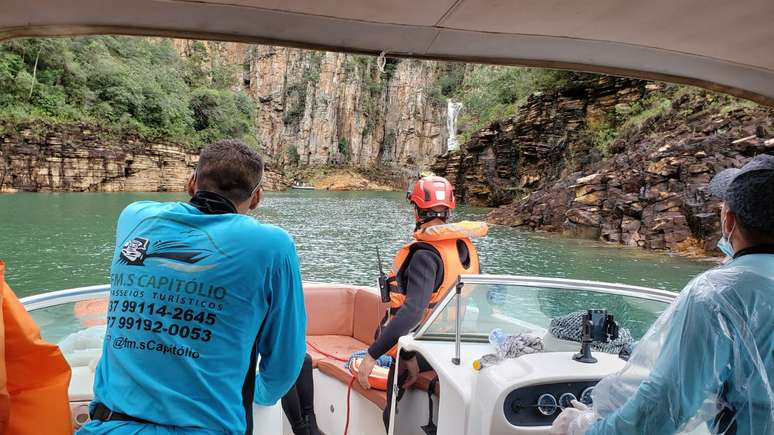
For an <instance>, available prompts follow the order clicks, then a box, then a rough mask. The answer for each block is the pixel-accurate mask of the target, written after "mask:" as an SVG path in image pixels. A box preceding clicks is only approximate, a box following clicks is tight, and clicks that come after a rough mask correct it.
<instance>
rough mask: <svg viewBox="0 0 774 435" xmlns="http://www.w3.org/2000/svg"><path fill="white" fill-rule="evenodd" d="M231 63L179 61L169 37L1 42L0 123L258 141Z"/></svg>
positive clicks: (249, 106) (179, 138)
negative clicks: (88, 126) (235, 86)
mask: <svg viewBox="0 0 774 435" xmlns="http://www.w3.org/2000/svg"><path fill="white" fill-rule="evenodd" d="M229 68H230V67H229V66H227V65H221V64H217V63H212V62H207V59H206V58H205V57H203V56H189V57H181V56H180V55H179V54H178V52H177V51H176V50H175V47H174V46H173V45H172V43H171V41H170V40H167V39H151V38H132V37H122V36H89V37H78V38H40V39H25V40H15V41H9V42H5V43H2V44H0V122H3V123H5V124H10V125H13V124H15V123H18V122H23V121H30V120H44V121H49V122H86V123H91V124H95V125H98V126H101V127H106V128H108V129H110V130H112V131H115V132H119V133H126V132H135V133H139V134H142V135H146V136H152V137H164V138H168V139H174V140H177V141H181V142H184V143H188V144H191V145H193V146H196V145H200V144H202V143H206V142H207V141H211V140H213V139H216V138H222V137H236V138H241V139H244V140H248V141H249V142H252V143H255V135H254V127H253V123H252V122H253V121H252V120H253V118H254V113H255V107H254V105H253V103H252V101H251V100H250V99H249V98H248V97H247V96H246V95H245V94H244V93H242V92H241V91H235V90H232V89H230V87H229V86H230V85H231V84H232V83H230V82H229V81H228V80H224V77H227V76H228V75H229V72H230V71H229Z"/></svg>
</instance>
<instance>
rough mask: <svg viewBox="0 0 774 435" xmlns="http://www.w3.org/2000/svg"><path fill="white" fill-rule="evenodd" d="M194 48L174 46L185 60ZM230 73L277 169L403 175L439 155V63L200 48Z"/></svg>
mask: <svg viewBox="0 0 774 435" xmlns="http://www.w3.org/2000/svg"><path fill="white" fill-rule="evenodd" d="M197 43H199V44H201V43H200V42H197V41H185V40H178V41H175V45H176V47H177V48H178V51H179V52H180V53H181V54H182V55H184V56H188V55H191V53H192V49H191V46H192V44H197ZM207 50H208V55H209V56H210V58H211V59H212V61H214V62H224V63H227V64H231V65H234V66H235V67H236V68H235V72H236V73H235V75H234V87H235V88H241V89H243V90H244V91H245V92H247V93H248V94H249V95H250V96H251V97H252V99H253V100H254V101H255V104H256V107H257V111H256V120H255V127H256V130H257V136H258V141H259V143H260V145H261V146H262V147H263V149H264V151H265V152H266V154H267V156H268V158H269V159H270V160H271V161H272V162H273V163H275V164H276V165H277V166H278V167H285V166H288V165H289V166H297V165H300V166H321V165H346V166H353V167H359V168H373V167H376V166H387V167H392V168H400V169H404V170H406V172H407V173H410V172H416V170H418V169H420V168H422V167H424V166H426V165H427V164H428V163H430V162H432V161H433V160H434V158H435V157H436V156H437V155H440V154H442V153H443V152H444V151H445V150H446V139H447V137H448V133H447V131H446V102H445V101H443V100H442V99H441V98H437V97H436V98H433V97H432V95H434V94H433V93H432V92H431V87H432V86H433V85H434V84H435V82H436V80H437V78H438V75H439V72H440V70H441V67H440V64H439V63H438V62H430V61H418V60H398V59H386V60H385V65H384V67H383V68H382V69H380V68H379V67H378V65H377V59H376V58H374V57H368V56H360V55H350V54H343V53H330V52H318V51H310V50H301V49H293V48H284V47H274V46H262V45H249V44H236V43H207Z"/></svg>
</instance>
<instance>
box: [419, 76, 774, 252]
mask: <svg viewBox="0 0 774 435" xmlns="http://www.w3.org/2000/svg"><path fill="white" fill-rule="evenodd" d="M600 125H601V126H603V127H600ZM759 153H770V154H774V112H772V111H771V110H770V109H765V108H762V107H758V106H755V105H753V104H749V103H745V102H741V101H738V100H734V99H731V98H728V97H724V96H718V95H715V94H711V93H709V92H704V91H697V90H689V89H685V88H676V87H671V86H669V87H665V86H664V85H660V84H654V83H647V82H642V81H636V80H626V79H614V78H608V77H602V78H597V79H593V80H591V81H585V82H583V83H575V84H573V85H572V86H570V87H569V88H565V89H562V90H560V91H558V92H556V93H553V94H550V95H539V94H538V95H533V96H532V97H530V98H529V100H528V101H527V102H526V103H525V104H524V105H523V106H522V107H521V108H520V109H519V111H518V113H517V115H516V116H515V118H514V119H512V120H507V121H504V122H502V123H499V124H495V125H492V126H491V127H490V128H489V129H487V130H484V131H481V132H479V133H478V135H476V136H475V137H474V138H473V139H472V140H471V141H470V142H469V143H467V144H465V145H464V146H463V147H462V150H461V152H459V153H454V154H448V155H445V156H444V157H442V158H440V159H439V160H438V161H437V162H436V163H435V164H434V165H433V167H434V169H435V170H436V171H437V172H439V173H442V174H446V175H447V176H449V177H451V178H452V179H453V180H454V181H455V183H456V184H457V185H458V190H459V196H460V197H461V198H462V199H463V200H466V201H467V202H469V203H474V204H483V205H490V206H498V205H502V204H506V205H502V206H501V207H500V208H498V209H496V210H494V211H492V212H491V213H490V215H489V220H490V221H491V222H492V223H497V224H504V225H510V226H515V227H524V228H528V229H533V230H543V231H555V232H563V233H565V234H569V235H573V236H579V237H586V238H592V239H599V240H603V241H608V242H612V243H620V244H625V245H630V246H638V247H642V248H647V249H659V250H669V251H672V252H678V253H688V254H694V255H705V254H711V253H714V252H716V251H714V250H715V247H716V244H717V240H718V239H719V237H720V230H719V215H718V209H719V206H720V204H719V203H718V201H713V200H711V198H709V195H708V193H707V186H708V183H709V181H710V179H711V178H712V176H713V175H714V174H715V173H716V172H718V171H720V170H722V169H724V168H726V167H731V166H734V167H738V166H741V165H742V164H744V163H745V162H746V161H747V160H749V159H750V158H752V156H754V155H756V154H759Z"/></svg>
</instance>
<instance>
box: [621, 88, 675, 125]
mask: <svg viewBox="0 0 774 435" xmlns="http://www.w3.org/2000/svg"><path fill="white" fill-rule="evenodd" d="M670 110H672V100H670V99H668V98H666V97H664V96H660V95H654V96H651V97H650V98H647V99H645V100H642V101H638V102H636V103H633V104H632V105H631V110H630V111H628V112H626V113H619V114H618V115H619V118H624V120H623V123H622V124H621V128H620V129H621V130H622V131H627V130H630V129H637V130H639V129H641V128H642V127H643V125H645V124H646V123H647V122H648V121H650V120H652V119H655V118H656V117H658V116H662V115H664V114H666V113H668V112H669V111H670ZM619 112H620V110H619Z"/></svg>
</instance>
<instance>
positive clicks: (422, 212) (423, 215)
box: [414, 206, 451, 230]
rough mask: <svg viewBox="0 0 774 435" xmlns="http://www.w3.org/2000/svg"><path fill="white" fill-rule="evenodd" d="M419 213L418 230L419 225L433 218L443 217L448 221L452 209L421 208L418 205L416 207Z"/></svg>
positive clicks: (442, 218)
mask: <svg viewBox="0 0 774 435" xmlns="http://www.w3.org/2000/svg"><path fill="white" fill-rule="evenodd" d="M414 208H415V210H416V214H417V226H416V229H417V230H418V229H419V227H421V226H422V225H424V224H426V223H428V222H430V221H431V220H433V219H441V220H443V221H444V222H446V221H447V220H448V219H449V217H451V210H449V209H446V210H444V211H435V210H431V209H421V208H418V207H416V206H415V207H414Z"/></svg>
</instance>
